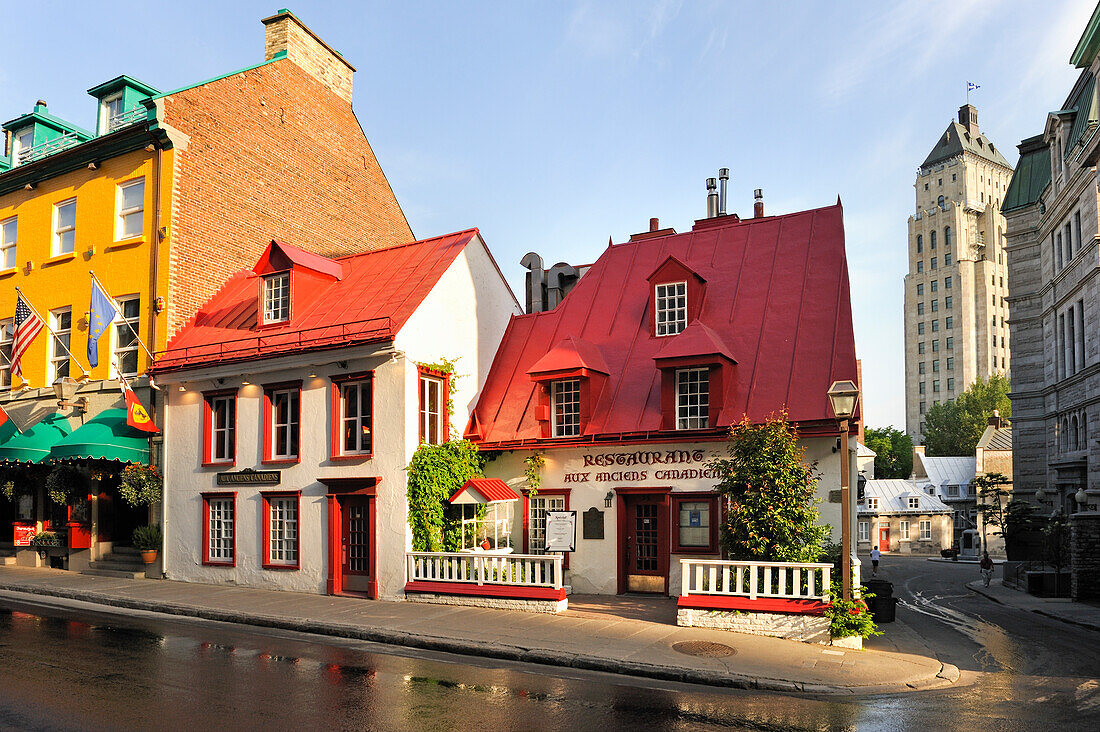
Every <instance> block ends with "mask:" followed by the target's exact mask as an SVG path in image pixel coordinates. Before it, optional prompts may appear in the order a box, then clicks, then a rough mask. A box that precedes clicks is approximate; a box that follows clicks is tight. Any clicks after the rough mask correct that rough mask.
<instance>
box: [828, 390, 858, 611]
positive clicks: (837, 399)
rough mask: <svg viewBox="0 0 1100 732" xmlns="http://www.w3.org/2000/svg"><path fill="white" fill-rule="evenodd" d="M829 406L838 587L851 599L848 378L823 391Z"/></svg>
mask: <svg viewBox="0 0 1100 732" xmlns="http://www.w3.org/2000/svg"><path fill="white" fill-rule="evenodd" d="M827 396H828V397H829V406H831V407H832V408H833V416H834V417H836V419H837V422H838V425H837V426H838V427H840V440H841V445H840V448H841V449H840V544H841V546H843V547H844V554H845V557H844V562H843V564H842V565H841V578H842V587H843V594H844V599H845V600H851V599H852V527H851V523H852V517H851V513H852V507H851V505H850V503H851V495H850V491H849V489H848V470H849V468H848V462H849V460H850V459H851V458H850V456H849V454H848V420H849V419H851V417H852V415H853V414H855V411H856V404H857V403H858V402H859V387H858V386H856V384H855V383H854V382H852V381H834V382H833V385H832V386H830V387H829V391H828V392H827Z"/></svg>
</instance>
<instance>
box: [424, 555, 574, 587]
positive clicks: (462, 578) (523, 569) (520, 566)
mask: <svg viewBox="0 0 1100 732" xmlns="http://www.w3.org/2000/svg"><path fill="white" fill-rule="evenodd" d="M405 559H406V571H407V576H406V580H407V581H408V582H453V583H457V584H463V585H501V586H506V587H550V588H553V589H555V590H560V589H561V588H562V555H561V554H477V553H475V554H469V553H465V552H462V553H458V552H453V553H452V552H408V553H406V554H405Z"/></svg>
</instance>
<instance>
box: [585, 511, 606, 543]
mask: <svg viewBox="0 0 1100 732" xmlns="http://www.w3.org/2000/svg"><path fill="white" fill-rule="evenodd" d="M583 524H584V528H583V532H584V538H585V539H602V538H603V511H601V510H600V509H598V508H596V507H595V506H593V507H592V508H590V509H588V510H587V511H585V512H584V517H583Z"/></svg>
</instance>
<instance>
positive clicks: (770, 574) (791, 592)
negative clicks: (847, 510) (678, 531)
mask: <svg viewBox="0 0 1100 732" xmlns="http://www.w3.org/2000/svg"><path fill="white" fill-rule="evenodd" d="M680 569H681V572H682V574H681V581H682V587H681V590H680V594H681V596H691V595H721V596H726V597H746V598H748V599H750V600H757V599H776V600H818V601H821V602H828V601H829V587H830V579H831V576H830V575H831V573H832V569H833V565H831V564H797V563H793V562H738V561H720V560H716V559H681V560H680Z"/></svg>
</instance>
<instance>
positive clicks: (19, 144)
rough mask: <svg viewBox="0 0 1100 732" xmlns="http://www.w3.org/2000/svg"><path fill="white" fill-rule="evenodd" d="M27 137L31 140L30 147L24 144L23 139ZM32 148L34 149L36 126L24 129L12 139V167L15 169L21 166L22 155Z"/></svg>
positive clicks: (13, 135)
mask: <svg viewBox="0 0 1100 732" xmlns="http://www.w3.org/2000/svg"><path fill="white" fill-rule="evenodd" d="M26 135H30V138H31V140H30V144H29V145H25V144H23V137H24V136H26ZM32 147H34V125H31V126H30V127H24V128H23V129H21V130H19V131H18V132H15V133H13V134H12V137H11V167H13V168H14V167H16V166H17V165H19V155H20V153H22V152H23V151H24V150H26V149H28V148H32Z"/></svg>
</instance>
